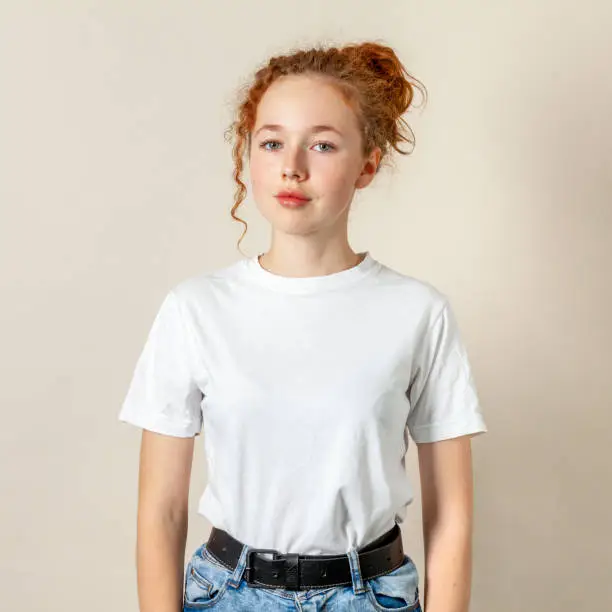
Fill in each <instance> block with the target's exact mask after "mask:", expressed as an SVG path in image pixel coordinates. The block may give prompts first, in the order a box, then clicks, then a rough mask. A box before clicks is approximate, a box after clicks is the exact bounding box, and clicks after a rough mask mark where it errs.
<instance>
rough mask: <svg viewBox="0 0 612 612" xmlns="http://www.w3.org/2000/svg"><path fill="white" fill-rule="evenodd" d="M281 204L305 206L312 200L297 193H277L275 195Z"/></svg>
mask: <svg viewBox="0 0 612 612" xmlns="http://www.w3.org/2000/svg"><path fill="white" fill-rule="evenodd" d="M275 197H276V199H277V200H278V201H279V203H280V204H281V206H289V207H292V208H295V207H296V206H304V205H305V204H308V202H310V198H304V197H302V196H295V195H282V194H281V195H277V196H275Z"/></svg>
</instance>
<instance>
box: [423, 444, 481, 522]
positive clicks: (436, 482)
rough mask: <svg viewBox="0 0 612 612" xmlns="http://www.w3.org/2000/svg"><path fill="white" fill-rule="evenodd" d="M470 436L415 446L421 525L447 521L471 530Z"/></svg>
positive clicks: (471, 475)
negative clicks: (417, 462) (420, 501)
mask: <svg viewBox="0 0 612 612" xmlns="http://www.w3.org/2000/svg"><path fill="white" fill-rule="evenodd" d="M471 437H472V436H470V435H465V436H459V437H456V438H451V439H447V440H441V441H438V442H430V443H420V444H419V443H417V449H418V461H419V473H420V479H421V498H422V511H423V523H424V527H425V528H427V526H429V525H430V524H434V523H436V522H437V521H438V520H444V519H446V518H450V519H452V520H459V521H462V522H464V524H467V525H468V526H471V523H472V511H473V474H472V445H471Z"/></svg>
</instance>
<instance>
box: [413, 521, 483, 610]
mask: <svg viewBox="0 0 612 612" xmlns="http://www.w3.org/2000/svg"><path fill="white" fill-rule="evenodd" d="M424 548H425V584H424V599H425V607H424V611H425V612H468V609H469V603H470V594H471V579H472V529H471V525H470V524H469V522H466V521H464V522H461V521H458V520H456V521H453V520H452V519H449V520H447V521H446V522H443V521H441V522H440V523H439V524H437V525H433V526H431V527H426V528H425V529H424Z"/></svg>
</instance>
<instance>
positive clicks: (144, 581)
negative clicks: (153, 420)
mask: <svg viewBox="0 0 612 612" xmlns="http://www.w3.org/2000/svg"><path fill="white" fill-rule="evenodd" d="M193 447H194V438H180V437H176V436H166V435H162V434H157V433H154V432H152V431H148V430H146V429H143V432H142V441H141V448H140V468H139V483H138V527H137V532H138V533H137V545H136V565H137V574H138V599H139V603H140V612H181V611H182V609H183V573H184V562H185V543H186V539H187V514H188V498H189V481H190V478H191V466H192V460H193Z"/></svg>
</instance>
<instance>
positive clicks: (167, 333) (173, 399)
mask: <svg viewBox="0 0 612 612" xmlns="http://www.w3.org/2000/svg"><path fill="white" fill-rule="evenodd" d="M202 399H203V393H202V391H201V389H200V388H199V387H198V385H197V383H196V381H195V379H194V376H193V350H192V345H191V344H190V339H189V337H188V330H187V328H186V325H185V321H184V318H183V316H182V312H181V305H180V303H179V298H178V296H177V294H176V292H175V291H173V290H172V289H171V290H170V291H169V292H168V293H167V294H166V296H165V298H164V300H163V301H162V304H161V306H160V308H159V310H158V312H157V314H156V316H155V319H154V321H153V324H152V326H151V328H150V331H149V334H148V337H147V339H146V342H145V345H144V348H143V349H142V352H141V353H140V356H139V358H138V360H137V362H136V366H135V368H134V372H133V375H132V380H131V382H130V385H129V388H128V391H127V395H126V396H125V399H124V401H123V404H122V406H121V410H120V413H119V420H120V421H124V422H126V423H131V424H132V425H136V426H137V427H141V428H143V429H148V430H150V431H154V432H157V433H161V434H166V435H170V436H178V437H184V438H186V437H192V436H195V435H198V434H199V433H200V432H201V429H202V408H201V403H202Z"/></svg>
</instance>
